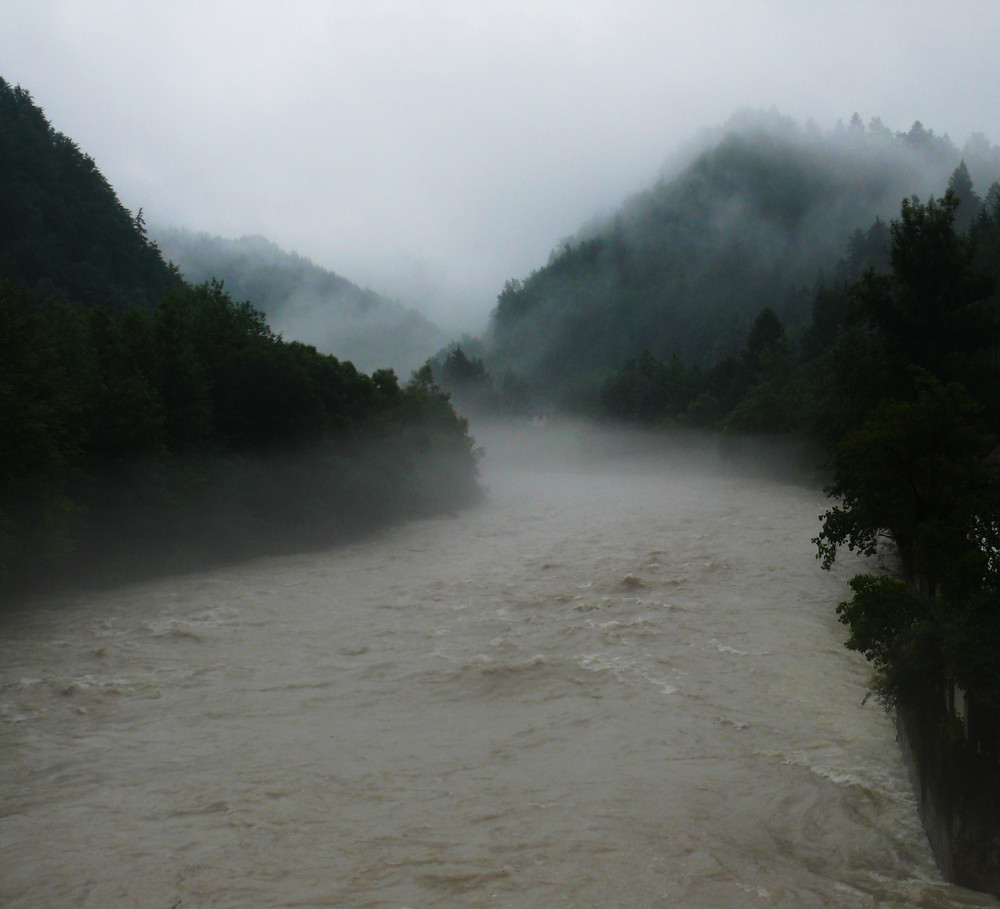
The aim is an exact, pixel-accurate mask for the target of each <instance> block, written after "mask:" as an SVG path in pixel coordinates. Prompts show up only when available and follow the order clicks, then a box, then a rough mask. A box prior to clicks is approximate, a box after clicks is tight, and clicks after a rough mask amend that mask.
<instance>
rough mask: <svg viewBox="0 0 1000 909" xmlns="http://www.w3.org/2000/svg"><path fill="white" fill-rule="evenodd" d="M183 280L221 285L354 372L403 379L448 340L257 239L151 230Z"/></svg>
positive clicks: (406, 312)
mask: <svg viewBox="0 0 1000 909" xmlns="http://www.w3.org/2000/svg"><path fill="white" fill-rule="evenodd" d="M153 233H154V235H155V236H156V240H157V243H158V244H159V246H160V248H161V249H162V250H163V252H164V255H166V256H167V258H169V259H170V260H171V261H172V262H174V263H175V264H176V265H177V266H178V267H179V268H180V270H181V273H182V274H183V275H184V277H185V278H187V280H189V281H192V282H194V283H201V282H203V281H208V280H210V279H212V278H218V279H219V280H222V281H223V282H224V283H225V285H226V289H227V290H228V291H229V292H230V293H231V294H232V295H233V296H234V297H236V298H237V299H240V300H250V301H251V302H252V303H253V304H254V306H256V307H258V308H259V309H261V310H263V311H264V312H265V314H266V315H267V317H268V321H269V322H270V324H271V325H272V327H273V328H274V329H275V330H276V331H278V332H280V333H281V334H282V336H283V337H285V338H288V339H290V340H296V341H303V342H306V343H308V344H313V345H315V346H316V347H318V348H319V349H321V350H323V351H325V352H327V353H332V354H334V355H335V356H337V357H339V358H340V359H343V360H350V361H351V362H353V363H354V365H355V366H357V367H358V369H360V370H362V371H364V372H370V371H371V370H373V369H381V368H385V367H390V368H392V369H395V370H396V371H397V372H398V373H399V374H400V375H403V376H406V375H409V373H410V371H412V370H413V369H416V368H417V367H418V366H419V365H420V364H421V363H423V361H424V360H425V359H426V358H427V357H428V356H430V355H431V354H432V353H433V352H434V351H436V350H438V349H439V348H440V347H441V345H442V344H444V343H445V341H446V340H447V338H446V336H445V334H444V332H443V331H442V330H441V329H440V328H438V327H437V326H436V325H434V324H433V323H431V322H429V321H428V320H427V319H425V318H424V317H423V316H422V315H421V314H420V313H418V312H417V311H416V310H413V309H409V308H407V307H405V306H403V305H401V304H400V303H397V302H396V301H395V300H391V299H389V298H387V297H384V296H382V295H380V294H377V293H375V292H374V291H372V290H366V289H364V288H362V287H359V286H358V285H357V284H354V283H353V282H351V281H349V280H347V278H344V277H341V276H340V275H338V274H336V273H335V272H332V271H329V270H327V269H325V268H321V267H320V266H319V265H316V264H315V263H313V262H311V261H310V260H309V259H307V258H305V257H303V256H300V255H298V254H296V253H294V252H286V251H284V250H283V249H281V248H280V247H279V246H277V245H276V244H275V243H272V242H271V241H269V240H267V239H265V238H264V237H260V236H248V237H241V238H240V239H238V240H226V239H223V238H222V237H212V236H209V235H207V234H203V233H192V232H191V231H188V230H184V229H181V228H166V227H162V228H161V227H156V228H154V230H153Z"/></svg>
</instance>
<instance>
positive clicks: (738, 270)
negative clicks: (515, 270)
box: [487, 113, 1000, 396]
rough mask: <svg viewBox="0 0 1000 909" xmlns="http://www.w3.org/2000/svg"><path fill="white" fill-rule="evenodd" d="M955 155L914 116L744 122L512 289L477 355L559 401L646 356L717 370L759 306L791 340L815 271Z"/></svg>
mask: <svg viewBox="0 0 1000 909" xmlns="http://www.w3.org/2000/svg"><path fill="white" fill-rule="evenodd" d="M964 152H965V158H966V162H967V164H968V167H969V170H970V172H971V175H972V179H973V180H974V181H975V183H976V185H978V186H982V187H988V186H989V185H990V184H991V183H992V182H993V181H994V180H996V179H997V178H998V177H1000V149H997V148H995V147H992V146H991V145H990V144H989V143H988V142H987V141H986V140H985V139H983V138H982V137H981V136H978V135H977V136H975V137H974V138H973V139H972V140H970V142H969V143H968V144H967V146H966V148H965V149H964ZM961 159H962V152H960V151H959V149H957V148H956V147H955V146H954V145H953V144H952V142H951V141H950V139H948V138H947V137H939V136H936V135H935V134H934V133H933V132H932V131H931V130H928V129H925V128H924V127H923V126H922V125H921V124H919V123H916V124H914V125H913V127H912V128H911V129H910V130H909V131H908V132H906V133H901V134H898V133H893V132H892V131H890V130H889V129H888V128H886V127H885V126H884V125H882V124H881V122H880V121H878V120H873V121H872V122H871V123H870V124H869V125H868V126H867V127H866V126H864V125H863V124H862V122H861V120H860V118H859V117H857V116H855V117H854V118H853V119H852V120H851V122H850V124H849V125H848V126H846V127H841V128H839V129H837V130H835V131H833V132H831V133H822V132H820V131H819V130H818V129H814V128H801V127H799V126H797V125H796V124H794V123H793V122H791V121H789V120H787V119H785V118H782V117H780V116H778V115H777V114H774V113H770V114H759V115H758V114H742V115H740V116H738V117H736V118H734V119H733V121H731V122H730V123H729V124H728V125H727V126H726V128H725V129H723V130H722V131H721V132H720V134H719V135H718V136H716V137H715V138H714V139H713V141H712V143H711V144H710V145H709V146H708V147H707V148H705V150H704V151H702V152H701V153H700V154H697V155H695V156H693V158H692V159H691V160H690V161H689V163H688V164H687V165H686V166H684V167H683V168H682V169H681V170H680V171H679V172H677V173H674V174H671V175H665V176H664V177H663V178H662V179H660V180H659V182H658V183H657V184H656V185H655V186H653V187H652V188H651V189H649V190H647V191H645V192H642V193H639V194H638V195H636V196H635V197H633V198H631V199H629V200H628V201H627V202H626V203H625V204H624V205H623V206H622V207H621V209H620V210H619V211H618V212H617V213H615V214H614V215H613V216H612V217H609V218H605V219H602V220H600V221H599V222H597V223H595V224H592V225H589V226H588V227H586V228H585V229H583V230H581V231H580V233H579V234H577V235H576V236H575V237H573V238H571V239H569V240H567V241H565V242H563V243H562V244H561V246H560V247H559V248H558V249H557V250H556V251H555V252H554V253H553V254H552V256H551V258H550V261H549V263H548V264H547V265H546V266H545V267H543V268H540V269H538V270H537V271H535V272H534V273H532V274H531V275H529V276H528V277H526V278H523V279H518V278H515V279H511V280H510V281H508V282H507V283H506V285H505V286H504V288H503V291H502V292H501V293H500V295H499V298H498V302H497V306H496V309H495V310H494V312H493V315H492V321H491V337H490V350H489V353H488V356H487V362H488V364H489V365H490V367H491V369H492V371H493V372H494V373H503V372H505V371H513V372H514V373H515V374H517V375H518V376H520V377H521V378H523V379H526V380H527V381H528V382H529V383H530V384H531V385H533V386H535V387H536V388H546V389H548V390H549V393H550V394H552V393H560V394H563V395H564V396H565V395H566V394H567V393H569V394H570V395H572V393H574V392H579V391H580V390H581V389H584V390H589V391H591V392H592V391H593V389H594V388H595V387H596V386H597V384H598V383H599V382H600V381H601V379H602V378H603V376H604V375H605V374H606V373H607V372H608V371H610V370H614V369H617V368H619V367H620V366H621V365H622V363H624V362H625V361H626V360H627V359H628V358H630V357H636V356H638V355H639V354H641V353H642V352H643V351H644V350H648V351H649V352H650V353H651V354H652V355H653V356H654V357H656V358H659V359H663V360H669V359H671V358H672V357H674V356H676V357H678V358H679V360H680V361H681V363H683V364H685V365H694V366H709V365H711V364H714V363H716V362H717V361H718V360H720V359H721V358H722V357H723V356H724V355H726V354H734V353H737V352H739V351H740V349H741V348H742V346H743V344H744V341H745V339H746V337H747V334H748V331H749V330H750V328H751V326H752V324H753V321H754V319H755V318H756V317H757V315H758V314H759V313H760V312H761V310H762V309H764V308H765V307H768V308H770V309H771V310H772V311H773V312H774V313H775V315H776V316H777V317H778V319H779V320H780V321H781V323H782V324H783V325H784V326H785V329H786V330H787V331H788V332H789V334H790V336H791V337H792V338H797V337H798V336H799V335H800V334H801V333H802V331H803V330H804V329H805V327H806V326H807V324H808V323H809V320H810V318H811V313H812V303H813V294H814V291H815V289H816V286H817V282H818V281H819V280H820V278H821V276H822V275H824V274H826V275H827V276H828V277H829V276H831V274H832V272H833V270H834V268H835V266H836V263H837V261H838V259H839V258H840V257H841V255H842V254H843V251H844V249H845V246H846V245H847V244H848V242H849V241H851V242H853V243H856V244H857V243H861V242H863V240H864V238H863V237H861V238H860V239H859V238H858V237H857V236H856V232H857V231H858V230H859V229H861V230H867V229H868V228H869V225H871V224H872V222H873V221H874V219H875V218H876V217H881V218H882V219H883V221H884V220H887V219H888V218H889V217H891V216H892V215H893V214H894V213H895V212H897V211H898V208H899V202H900V200H901V199H902V198H904V197H909V196H910V195H913V194H916V195H918V196H920V197H926V196H927V195H929V194H932V193H936V194H939V195H940V194H941V193H942V192H943V191H944V189H945V186H946V185H947V182H948V178H949V175H950V174H951V173H952V172H953V170H954V169H955V167H956V166H957V165H958V164H959V162H960V160H961ZM966 215H969V216H970V217H971V216H972V213H971V212H969V210H968V206H966V207H965V208H963V210H962V211H961V215H960V217H961V218H965V217H966Z"/></svg>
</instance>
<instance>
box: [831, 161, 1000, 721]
mask: <svg viewBox="0 0 1000 909" xmlns="http://www.w3.org/2000/svg"><path fill="white" fill-rule="evenodd" d="M966 181H968V172H967V171H966V170H965V169H964V168H959V170H958V171H956V172H955V174H954V175H953V178H952V186H951V189H950V190H949V191H948V192H947V193H946V194H945V196H944V198H943V199H942V200H941V201H939V202H937V201H935V200H934V199H933V198H932V199H930V200H929V201H928V202H927V203H926V204H923V203H920V202H918V201H917V200H915V199H914V200H906V201H904V202H903V205H902V210H901V213H900V218H899V219H898V220H895V221H893V222H892V223H891V225H890V229H889V232H890V238H891V248H890V256H889V264H890V269H889V270H888V271H887V272H885V273H882V274H877V273H875V272H874V271H868V272H867V273H866V274H865V275H864V276H863V277H862V278H861V280H860V281H859V282H857V283H856V284H855V285H854V286H853V287H852V288H851V289H850V292H849V294H848V296H847V300H848V306H847V308H846V309H843V308H842V309H841V313H842V317H841V318H842V322H841V324H840V327H839V330H838V335H837V340H836V342H835V343H834V344H833V345H831V346H830V347H829V348H828V349H827V351H826V352H825V353H821V354H820V357H819V360H818V363H817V365H816V367H815V369H814V375H815V377H816V380H817V381H822V382H824V383H826V384H827V385H828V386H829V387H830V388H831V389H834V390H835V392H834V393H833V394H830V393H827V394H826V395H825V396H818V397H817V400H818V401H819V402H820V404H821V407H820V417H819V418H820V420H821V421H825V431H824V433H823V437H824V438H825V439H826V440H827V441H828V443H829V444H830V445H831V446H832V452H833V471H834V482H833V484H832V485H831V486H830V488H829V490H828V492H829V493H830V495H831V496H832V497H834V498H835V499H836V500H837V504H836V505H834V506H833V507H832V508H830V509H829V510H828V511H827V512H826V513H825V514H824V515H823V518H822V522H823V524H822V532H821V533H820V535H819V536H818V537H817V538H816V541H815V542H816V544H817V547H818V553H819V555H820V556H821V557H822V559H823V562H824V566H826V567H829V565H830V564H831V563H832V561H833V560H834V558H835V557H836V555H837V551H838V549H839V548H841V547H844V546H846V547H848V548H850V549H856V550H858V551H860V552H861V553H863V554H866V555H872V554H874V553H875V552H876V551H877V550H878V549H879V548H880V547H881V545H882V544H883V543H885V544H887V545H888V546H890V547H891V550H890V551H891V552H893V553H894V554H895V556H896V557H897V559H898V566H899V569H900V572H901V580H895V579H891V578H889V577H878V578H873V577H870V576H867V575H859V576H858V577H856V578H855V579H854V581H852V583H851V586H852V589H853V590H854V596H853V598H852V599H851V600H850V601H848V602H846V603H844V604H842V605H841V607H840V609H839V612H840V617H841V620H842V621H843V622H844V623H845V624H847V625H848V626H849V628H850V637H849V639H848V641H847V644H848V646H849V647H852V648H854V649H856V650H858V651H860V652H861V653H863V654H865V656H867V657H868V658H869V659H870V660H871V661H872V664H873V668H874V672H875V676H874V686H875V689H876V691H877V692H878V693H879V694H880V696H881V697H882V698H883V700H885V701H886V702H887V703H889V704H890V705H897V704H914V703H923V702H926V701H925V699H926V698H927V697H929V696H932V695H933V692H934V691H935V690H937V688H938V687H939V686H940V685H941V684H943V682H944V681H945V680H950V681H951V682H954V683H956V684H958V685H961V686H962V687H964V688H965V689H966V690H967V691H968V692H969V696H970V698H971V699H972V700H974V701H976V702H977V703H992V704H994V705H1000V664H998V663H997V660H996V647H997V643H998V641H1000V610H998V609H997V604H998V597H997V592H998V590H1000V583H998V581H1000V574H998V568H1000V560H998V555H1000V534H998V532H997V527H1000V521H998V518H997V515H998V514H1000V476H998V470H997V462H996V461H995V460H993V459H989V458H987V455H988V453H989V452H990V451H991V449H992V447H993V446H994V445H995V443H996V440H997V437H998V435H1000V420H998V409H997V407H996V404H995V400H996V397H997V393H998V391H1000V367H998V364H997V361H996V356H995V351H996V349H997V344H998V341H1000V334H998V332H997V299H996V297H995V295H994V292H993V291H994V287H995V286H996V279H997V277H998V274H1000V269H998V268H997V265H998V264H1000V263H998V262H997V261H996V260H995V259H993V260H991V259H990V258H989V257H983V256H981V255H978V254H977V245H978V244H979V243H981V242H982V241H983V240H987V239H990V238H995V237H996V236H997V233H996V232H995V231H996V230H997V223H996V221H995V215H994V216H990V215H989V214H988V213H985V212H982V211H981V212H980V214H979V215H978V218H977V221H976V222H975V224H974V225H973V226H972V227H970V229H969V230H968V231H966V232H961V231H959V230H958V229H957V228H956V212H957V211H958V209H959V199H958V194H959V192H961V193H964V194H965V196H966V197H967V199H968V198H971V196H970V194H971V193H972V188H971V182H968V183H967V182H966ZM996 214H1000V212H998V213H996ZM820 315H821V316H822V317H824V318H825V316H826V312H820Z"/></svg>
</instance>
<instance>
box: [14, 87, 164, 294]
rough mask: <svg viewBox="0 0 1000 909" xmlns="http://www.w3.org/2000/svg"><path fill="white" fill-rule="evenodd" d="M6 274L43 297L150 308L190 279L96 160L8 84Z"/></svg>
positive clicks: (27, 290) (31, 101)
mask: <svg viewBox="0 0 1000 909" xmlns="http://www.w3.org/2000/svg"><path fill="white" fill-rule="evenodd" d="M0 275H2V276H3V277H4V278H6V279H8V280H9V281H11V282H12V283H13V284H14V285H15V286H16V287H18V288H20V289H21V290H24V291H25V292H27V293H28V294H29V295H30V296H31V297H32V299H34V300H43V299H46V298H54V299H58V300H62V301H64V302H71V303H73V304H74V305H85V304H91V303H110V304H111V305H112V306H113V307H114V308H115V309H116V310H121V309H122V308H124V307H126V306H139V307H142V308H146V309H148V308H149V307H151V306H152V305H153V304H154V303H155V302H156V301H157V300H158V299H159V298H160V296H161V295H162V294H163V292H164V291H165V290H167V289H168V288H170V287H176V286H178V285H179V284H180V283H181V282H180V279H179V278H178V276H177V274H176V273H175V272H174V271H173V270H172V269H171V268H170V267H169V266H168V265H167V264H166V263H165V262H164V260H163V257H162V256H161V254H160V252H159V250H158V249H157V248H156V245H155V244H152V243H149V242H148V241H147V237H146V235H145V226H144V224H143V218H142V215H141V212H140V213H139V214H137V215H136V216H135V217H133V216H132V215H131V214H129V212H128V211H127V210H126V209H125V207H124V206H123V205H122V204H121V202H119V201H118V197H117V196H116V195H115V191H114V190H113V189H112V188H111V186H110V185H109V184H108V182H107V180H105V179H104V177H103V176H102V174H101V172H100V171H99V170H98V169H97V166H96V165H95V164H94V162H93V161H92V160H91V159H90V158H89V157H88V156H87V155H85V154H83V153H82V152H81V151H80V149H79V148H77V146H76V144H75V143H74V142H73V141H72V140H71V139H69V138H68V137H66V136H64V135H63V134H62V133H60V132H57V131H56V130H55V129H53V128H52V126H50V124H49V122H48V120H47V119H46V117H45V114H44V112H43V111H42V110H41V108H39V107H38V106H36V105H35V103H34V101H33V100H32V98H31V95H30V94H29V93H28V92H27V91H25V90H24V89H22V88H20V87H19V86H17V87H11V86H10V85H9V84H8V83H7V82H5V81H4V80H3V79H2V78H0Z"/></svg>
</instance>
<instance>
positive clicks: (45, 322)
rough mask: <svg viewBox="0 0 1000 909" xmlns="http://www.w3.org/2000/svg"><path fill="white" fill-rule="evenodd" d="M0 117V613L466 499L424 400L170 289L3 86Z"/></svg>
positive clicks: (467, 480)
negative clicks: (54, 591) (95, 583)
mask: <svg viewBox="0 0 1000 909" xmlns="http://www.w3.org/2000/svg"><path fill="white" fill-rule="evenodd" d="M0 107H3V108H4V116H5V117H8V118H10V119H11V120H12V122H13V123H14V127H13V128H12V129H11V130H10V131H6V125H9V123H8V122H7V121H5V129H4V131H2V132H0V135H2V137H3V138H2V143H3V155H4V157H3V164H4V167H3V169H2V170H0V179H2V180H3V181H5V185H4V188H3V193H0V198H2V199H3V203H2V204H4V205H5V206H6V213H7V214H11V213H13V214H12V215H11V219H7V220H4V221H3V233H2V234H0V605H2V603H3V602H4V600H5V598H6V596H7V595H8V594H9V593H10V592H11V591H12V590H15V589H18V588H21V589H23V588H24V587H25V586H28V587H31V586H32V585H33V584H35V583H37V582H39V581H41V580H43V579H45V580H51V579H57V578H60V577H62V578H65V579H67V580H69V579H78V578H80V577H86V578H88V579H95V580H100V581H105V582H106V581H111V580H114V579H116V578H117V577H119V576H121V573H122V572H129V573H132V572H134V571H137V570H138V571H142V572H148V571H155V570H157V569H169V570H178V569H182V568H187V567H191V566H192V565H196V564H201V563H203V562H204V561H205V560H206V559H208V558H212V557H219V556H222V557H233V556H237V555H244V554H248V553H252V552H255V551H268V550H274V549H276V548H285V547H288V546H295V547H299V546H305V545H322V544H325V543H329V542H330V541H332V540H335V539H338V538H340V537H343V536H345V535H351V534H354V533H357V532H359V531H361V530H365V529H368V528H371V527H374V526H378V525H380V524H383V523H386V522H389V521H394V520H400V519H403V518H407V517H410V516H414V515H419V514H428V513H433V512H437V511H440V510H442V509H448V510H450V509H453V508H454V507H457V506H459V505H461V504H463V503H467V502H470V501H472V500H474V499H475V498H476V496H477V495H478V485H477V479H476V459H475V454H474V451H473V443H472V439H471V438H470V437H469V435H468V432H467V425H466V423H465V421H464V420H462V419H460V418H459V417H458V416H457V415H456V413H455V412H454V410H453V409H452V407H451V405H450V402H449V401H448V398H447V396H446V395H444V394H443V393H442V392H441V391H440V389H438V388H437V387H436V386H434V385H433V384H432V383H429V382H420V381H414V382H411V383H409V384H407V385H405V386H401V385H400V384H399V382H398V380H397V378H396V375H395V373H394V372H393V371H392V370H390V369H382V370H378V371H376V372H374V373H373V374H372V375H370V376H369V375H366V374H364V373H361V372H359V371H358V370H357V369H356V368H355V367H354V366H353V365H352V364H351V363H349V362H344V361H341V360H338V359H337V358H335V357H333V356H330V355H326V354H322V353H320V352H318V351H317V350H316V348H315V347H311V346H309V345H306V344H303V343H301V342H295V341H293V342H286V341H284V340H282V339H281V338H280V337H279V336H278V335H276V334H275V332H274V331H273V330H272V329H271V328H270V326H269V325H268V323H267V322H266V320H265V318H264V316H263V314H262V313H261V312H260V311H259V310H257V309H256V308H255V307H254V306H252V305H251V304H250V303H249V302H239V301H237V300H234V299H233V297H232V296H231V295H230V294H229V293H228V292H227V291H225V290H224V289H223V287H222V286H221V285H220V284H219V283H218V282H206V283H203V284H199V285H196V286H193V285H189V284H187V283H185V282H184V281H183V280H182V279H181V278H180V277H179V276H178V275H177V273H176V272H175V271H174V270H172V269H171V268H170V267H169V266H167V265H166V264H165V263H164V261H163V258H162V256H161V254H160V251H159V250H158V248H157V247H156V246H155V244H153V243H152V242H150V240H149V238H148V236H147V235H146V233H145V228H144V225H143V223H142V219H141V218H139V217H135V218H133V217H131V216H130V215H129V214H128V212H126V211H125V210H124V208H122V206H121V204H120V203H119V202H118V199H117V197H116V196H115V194H114V192H113V190H112V189H111V188H110V186H109V185H108V184H107V183H106V181H105V180H104V178H103V177H102V176H101V175H100V173H99V172H98V170H97V168H96V166H95V165H94V164H93V162H92V161H90V159H88V158H86V156H84V155H83V154H82V153H81V152H80V151H79V150H78V149H77V148H76V146H75V145H74V144H73V143H72V142H71V141H70V140H69V139H67V138H66V137H64V136H62V135H61V134H59V133H57V132H56V131H54V130H53V129H52V128H51V127H50V126H49V125H48V123H47V121H46V119H45V117H44V114H43V113H42V111H41V110H40V109H39V108H37V107H36V106H35V105H34V103H33V101H32V100H31V97H30V95H29V94H28V93H27V92H25V91H23V90H21V89H19V88H15V89H10V88H9V87H8V86H7V85H6V83H3V84H2V85H0ZM14 215H16V217H15V216H14ZM88 225H89V227H88Z"/></svg>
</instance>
